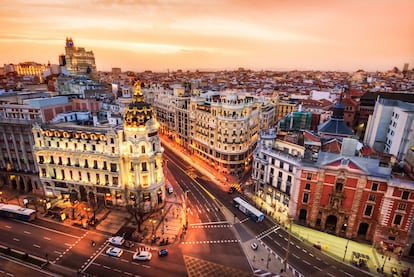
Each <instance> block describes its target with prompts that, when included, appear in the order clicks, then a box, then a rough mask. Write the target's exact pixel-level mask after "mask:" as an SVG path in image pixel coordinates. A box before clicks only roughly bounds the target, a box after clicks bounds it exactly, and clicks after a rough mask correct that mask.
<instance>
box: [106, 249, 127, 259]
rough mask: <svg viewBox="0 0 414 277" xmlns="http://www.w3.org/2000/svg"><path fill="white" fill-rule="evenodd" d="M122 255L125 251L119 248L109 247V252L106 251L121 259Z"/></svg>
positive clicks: (107, 252) (107, 251)
mask: <svg viewBox="0 0 414 277" xmlns="http://www.w3.org/2000/svg"><path fill="white" fill-rule="evenodd" d="M122 253H124V251H123V250H122V249H121V248H118V247H109V248H108V250H106V254H108V255H109V256H112V257H121V255H122Z"/></svg>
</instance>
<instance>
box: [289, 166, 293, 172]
mask: <svg viewBox="0 0 414 277" xmlns="http://www.w3.org/2000/svg"><path fill="white" fill-rule="evenodd" d="M289 172H293V165H291V164H290V165H289Z"/></svg>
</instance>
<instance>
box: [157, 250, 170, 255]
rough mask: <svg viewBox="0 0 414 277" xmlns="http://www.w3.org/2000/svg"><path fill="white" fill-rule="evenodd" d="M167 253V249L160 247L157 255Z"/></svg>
mask: <svg viewBox="0 0 414 277" xmlns="http://www.w3.org/2000/svg"><path fill="white" fill-rule="evenodd" d="M167 255H168V250H167V249H160V251H158V256H167Z"/></svg>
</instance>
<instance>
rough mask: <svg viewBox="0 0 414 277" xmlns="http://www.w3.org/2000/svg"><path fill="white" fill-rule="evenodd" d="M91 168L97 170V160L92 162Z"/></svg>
mask: <svg viewBox="0 0 414 277" xmlns="http://www.w3.org/2000/svg"><path fill="white" fill-rule="evenodd" d="M93 168H94V169H98V161H97V160H94V161H93Z"/></svg>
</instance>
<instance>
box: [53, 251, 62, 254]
mask: <svg viewBox="0 0 414 277" xmlns="http://www.w3.org/2000/svg"><path fill="white" fill-rule="evenodd" d="M53 252H55V253H56V254H58V255H61V254H62V252H59V251H56V250H55V251H53Z"/></svg>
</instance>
